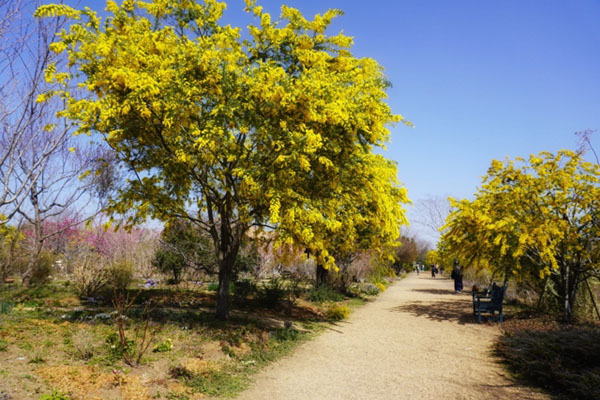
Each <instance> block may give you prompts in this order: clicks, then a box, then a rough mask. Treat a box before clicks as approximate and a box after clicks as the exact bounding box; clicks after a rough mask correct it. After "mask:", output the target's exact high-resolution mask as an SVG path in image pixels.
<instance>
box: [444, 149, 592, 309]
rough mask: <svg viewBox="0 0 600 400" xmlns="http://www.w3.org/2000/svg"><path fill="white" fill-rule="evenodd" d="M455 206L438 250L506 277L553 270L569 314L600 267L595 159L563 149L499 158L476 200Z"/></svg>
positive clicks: (546, 273)
mask: <svg viewBox="0 0 600 400" xmlns="http://www.w3.org/2000/svg"><path fill="white" fill-rule="evenodd" d="M452 206H453V207H454V211H453V212H452V213H451V214H450V216H449V217H448V221H447V224H446V226H445V227H444V229H446V231H445V233H444V235H443V236H442V243H441V246H440V247H441V248H443V249H444V250H445V251H446V252H449V253H451V254H453V255H454V256H456V257H457V258H461V259H462V260H465V261H470V264H471V265H476V266H479V267H481V268H489V269H495V270H500V271H501V272H503V273H504V274H505V275H506V277H507V279H508V277H510V276H515V277H516V278H517V279H520V278H523V277H525V278H527V279H544V278H545V277H547V276H551V277H552V280H553V281H554V283H555V285H556V287H557V289H558V292H559V293H560V299H561V301H562V305H563V307H564V310H563V311H564V314H565V317H566V318H567V319H570V318H572V316H573V304H574V300H575V294H576V293H577V289H578V287H579V285H580V284H581V283H582V282H584V281H585V280H587V279H589V278H590V277H591V276H597V275H598V268H599V266H600V265H599V263H600V248H599V247H598V240H599V238H600V169H599V166H598V165H597V164H592V163H589V162H586V161H585V160H583V159H582V158H581V156H580V155H578V154H576V153H574V152H571V151H566V150H562V151H559V152H558V153H557V154H556V155H554V154H551V153H548V152H542V153H540V154H539V155H537V156H536V155H532V156H530V157H529V160H528V161H526V160H524V159H521V158H517V159H516V160H515V161H512V160H506V161H505V162H501V161H496V160H494V161H493V162H492V165H491V167H490V169H489V170H488V174H487V175H486V176H485V177H484V179H483V185H482V187H481V188H480V189H479V190H478V192H477V193H476V194H475V199H474V200H473V201H469V200H460V201H457V200H454V199H452Z"/></svg>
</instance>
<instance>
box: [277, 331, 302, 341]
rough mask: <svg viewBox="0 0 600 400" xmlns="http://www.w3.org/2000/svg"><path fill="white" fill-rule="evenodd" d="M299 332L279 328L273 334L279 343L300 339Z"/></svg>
mask: <svg viewBox="0 0 600 400" xmlns="http://www.w3.org/2000/svg"><path fill="white" fill-rule="evenodd" d="M298 335H299V334H298V331H297V330H295V329H293V328H277V329H276V330H275V331H274V332H273V337H274V338H275V340H277V341H278V342H286V341H289V340H296V339H298Z"/></svg>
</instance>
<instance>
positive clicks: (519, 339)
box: [495, 319, 600, 400]
mask: <svg viewBox="0 0 600 400" xmlns="http://www.w3.org/2000/svg"><path fill="white" fill-rule="evenodd" d="M504 328H505V332H504V334H503V335H502V336H501V337H500V339H499V341H498V343H497V344H496V349H495V351H496V353H497V355H498V356H500V357H501V359H502V361H503V362H505V363H506V364H507V365H508V367H509V369H510V370H511V371H512V372H513V373H515V375H516V376H517V377H519V378H521V379H523V380H525V381H527V382H530V383H531V384H533V385H535V386H539V387H541V388H543V389H545V390H546V391H548V392H550V393H551V394H553V395H555V396H556V397H557V398H560V399H563V398H564V399H582V400H587V399H589V400H592V399H600V327H599V326H597V325H596V326H593V325H580V326H567V325H560V324H558V323H556V322H550V321H544V320H540V319H530V320H521V321H519V320H515V321H511V322H510V323H508V324H505V327H504Z"/></svg>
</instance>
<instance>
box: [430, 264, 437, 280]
mask: <svg viewBox="0 0 600 400" xmlns="http://www.w3.org/2000/svg"><path fill="white" fill-rule="evenodd" d="M435 274H437V268H436V267H435V265H433V264H431V277H432V278H435Z"/></svg>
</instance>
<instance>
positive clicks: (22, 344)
mask: <svg viewBox="0 0 600 400" xmlns="http://www.w3.org/2000/svg"><path fill="white" fill-rule="evenodd" d="M17 347H18V348H19V349H21V350H25V351H32V350H33V345H32V344H31V343H29V342H22V341H20V342H19V343H17Z"/></svg>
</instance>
